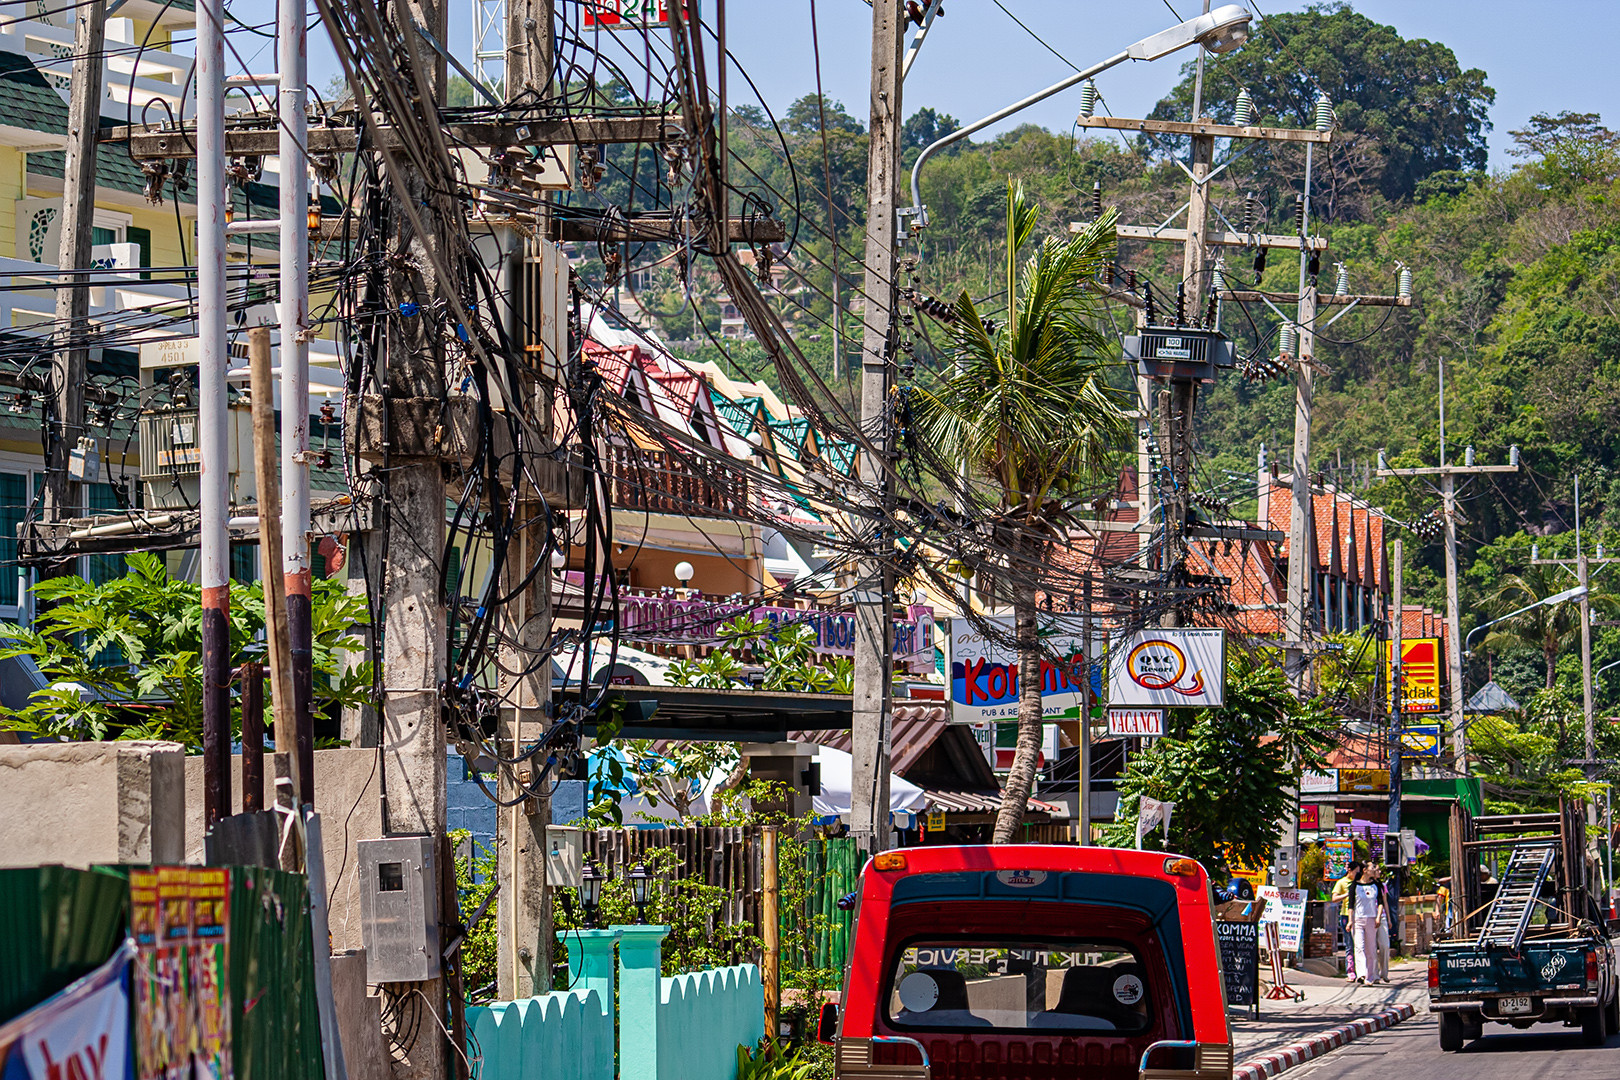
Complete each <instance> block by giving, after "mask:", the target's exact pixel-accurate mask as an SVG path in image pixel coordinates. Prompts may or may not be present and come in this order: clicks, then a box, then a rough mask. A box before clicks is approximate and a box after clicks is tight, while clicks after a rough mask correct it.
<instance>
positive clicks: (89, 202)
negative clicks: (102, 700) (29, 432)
mask: <svg viewBox="0 0 1620 1080" xmlns="http://www.w3.org/2000/svg"><path fill="white" fill-rule="evenodd" d="M73 23H74V31H73V84H72V89H71V90H70V97H69V99H68V130H67V152H66V155H65V157H64V161H63V166H62V240H61V244H60V246H59V249H58V253H57V258H56V265H57V270H58V272H59V274H60V276H59V277H58V278H57V282H58V288H57V291H56V335H57V351H56V356H55V358H54V360H53V361H52V363H51V404H50V409H51V416H52V419H53V423H52V425H51V437H50V440H49V442H48V443H47V446H46V459H45V519H46V520H47V521H51V522H56V521H65V520H67V519H68V518H71V517H73V516H74V515H75V514H76V513H78V512H79V510H80V508H81V506H82V503H83V496H82V493H81V490H80V484H79V480H78V478H77V477H75V476H73V475H72V474H71V473H70V472H69V462H70V460H71V456H72V453H73V449H74V447H75V446H76V445H77V444H78V440H79V438H80V437H81V436H83V435H84V430H85V429H84V384H85V379H86V377H87V375H88V368H89V362H90V350H89V349H88V348H87V347H85V346H83V345H81V344H79V343H78V341H76V340H75V339H77V338H80V337H82V336H83V335H84V334H85V333H86V332H87V331H88V330H89V318H90V289H89V284H90V281H91V278H90V276H89V275H88V274H73V273H70V271H73V270H84V269H87V268H88V267H89V266H90V247H91V244H90V241H91V236H92V234H91V229H92V228H93V227H94V224H95V212H96V138H97V136H98V135H99V134H100V130H101V98H102V75H103V67H104V65H105V60H104V59H103V57H102V52H103V51H104V48H103V46H104V43H105V41H106V37H107V4H106V2H105V0H92V2H91V3H89V4H86V5H84V6H82V7H80V8H78V9H77V10H76V11H75V12H74V18H73Z"/></svg>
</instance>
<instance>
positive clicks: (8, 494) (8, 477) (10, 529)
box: [0, 473, 28, 607]
mask: <svg viewBox="0 0 1620 1080" xmlns="http://www.w3.org/2000/svg"><path fill="white" fill-rule="evenodd" d="M27 513H28V478H27V477H26V476H22V475H20V474H18V473H0V604H4V605H6V606H7V607H11V606H13V605H15V604H16V603H17V599H18V597H17V526H18V525H20V524H22V520H23V516H24V515H25V514H27Z"/></svg>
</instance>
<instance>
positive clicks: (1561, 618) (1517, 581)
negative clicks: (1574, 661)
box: [1484, 564, 1616, 690]
mask: <svg viewBox="0 0 1620 1080" xmlns="http://www.w3.org/2000/svg"><path fill="white" fill-rule="evenodd" d="M1557 571H1558V568H1557V567H1555V566H1537V565H1535V564H1531V565H1530V566H1528V567H1526V568H1525V570H1524V572H1523V573H1519V574H1509V575H1508V576H1507V577H1504V578H1503V579H1502V580H1501V582H1500V583H1499V584H1498V585H1497V586H1496V588H1495V590H1493V591H1492V592H1491V594H1490V596H1488V597H1487V598H1486V600H1485V607H1486V610H1487V611H1489V612H1490V613H1491V614H1492V615H1497V616H1500V615H1502V614H1505V613H1507V612H1510V611H1517V610H1518V609H1519V608H1522V607H1528V606H1529V605H1531V604H1536V605H1537V606H1535V607H1531V608H1530V610H1529V611H1523V612H1520V613H1519V614H1517V615H1514V616H1513V617H1512V618H1507V619H1503V620H1502V621H1501V622H1500V623H1498V624H1497V628H1496V629H1494V630H1492V631H1491V632H1490V633H1489V634H1487V635H1485V641H1484V645H1485V647H1486V648H1488V649H1492V648H1494V649H1505V648H1514V647H1515V646H1528V647H1529V648H1532V649H1539V650H1541V658H1542V661H1543V662H1544V663H1545V664H1546V666H1547V689H1548V690H1551V689H1552V688H1553V682H1554V681H1555V679H1556V677H1557V673H1558V654H1559V653H1561V652H1563V651H1564V650H1565V649H1568V648H1573V647H1574V645H1575V643H1576V642H1577V641H1579V640H1580V635H1581V609H1580V605H1579V604H1576V603H1572V602H1571V603H1559V604H1541V603H1540V601H1542V600H1545V599H1546V598H1547V597H1549V596H1552V595H1553V594H1554V593H1557V592H1561V591H1562V590H1563V588H1564V587H1565V586H1567V584H1568V579H1567V578H1566V579H1560V578H1559V577H1558V573H1557ZM1589 602H1590V604H1591V605H1592V607H1593V609H1594V610H1599V611H1612V610H1614V608H1615V606H1616V605H1615V601H1614V598H1613V597H1610V596H1606V595H1600V594H1598V593H1596V592H1594V593H1593V594H1592V595H1591V597H1590V598H1589Z"/></svg>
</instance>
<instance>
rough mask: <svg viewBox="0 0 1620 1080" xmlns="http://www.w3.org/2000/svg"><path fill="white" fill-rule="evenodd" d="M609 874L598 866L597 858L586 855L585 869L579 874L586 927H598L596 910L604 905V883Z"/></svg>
mask: <svg viewBox="0 0 1620 1080" xmlns="http://www.w3.org/2000/svg"><path fill="white" fill-rule="evenodd" d="M606 880H607V875H605V874H603V873H602V871H601V870H599V869H598V868H597V865H596V860H595V859H593V858H591V857H590V856H589V855H587V856H585V869H584V870H582V871H580V875H579V906H580V907H582V908H584V909H585V928H586V929H587V930H594V929H595V928H596V911H597V909H598V908H599V907H601V905H602V883H603V882H604V881H606Z"/></svg>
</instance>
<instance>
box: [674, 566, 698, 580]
mask: <svg viewBox="0 0 1620 1080" xmlns="http://www.w3.org/2000/svg"><path fill="white" fill-rule="evenodd" d="M696 574H697V571H696V570H694V569H692V564H691V563H689V562H686V561H684V560H683V561H681V562H678V563H676V564H675V580H676V581H679V582H680V583H681V584H682V585H685V584H686V583H687V582H689V581H691V580H692V578H693V576H694V575H696Z"/></svg>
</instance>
